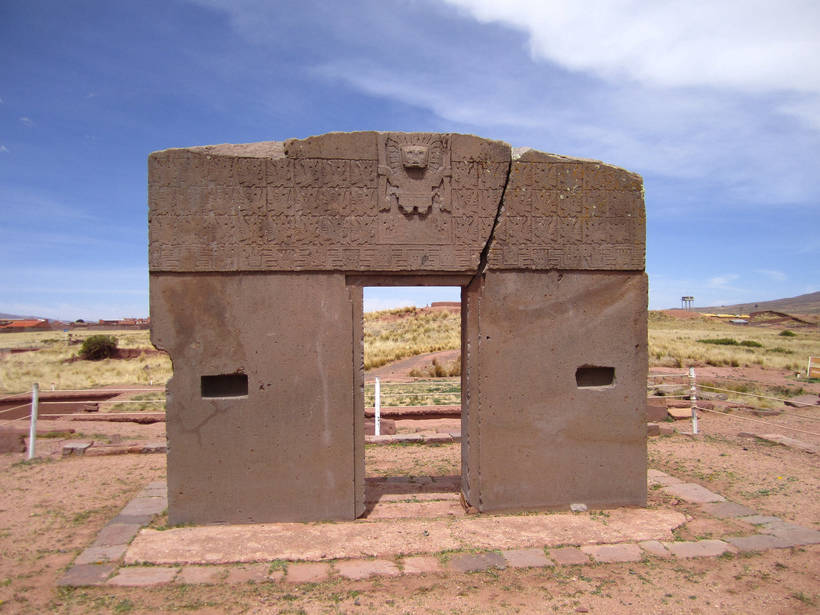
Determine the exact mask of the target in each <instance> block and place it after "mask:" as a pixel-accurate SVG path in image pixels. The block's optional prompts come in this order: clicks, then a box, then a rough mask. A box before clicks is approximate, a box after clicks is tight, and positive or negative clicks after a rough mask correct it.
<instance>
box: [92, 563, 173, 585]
mask: <svg viewBox="0 0 820 615" xmlns="http://www.w3.org/2000/svg"><path fill="white" fill-rule="evenodd" d="M178 572H179V568H172V567H168V566H131V567H124V568H120V569H119V571H118V572H117V574H116V575H114V576H113V577H111V578H110V579H109V580H108V585H120V586H123V587H146V586H150V585H167V584H168V583H172V582H173V581H174V577H176V576H177V573H178Z"/></svg>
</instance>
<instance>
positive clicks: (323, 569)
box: [285, 562, 330, 583]
mask: <svg viewBox="0 0 820 615" xmlns="http://www.w3.org/2000/svg"><path fill="white" fill-rule="evenodd" d="M328 578H330V564H328V563H326V562H315V563H314V562H299V563H295V564H288V571H287V574H286V575H285V581H287V582H288V583H321V582H322V581H327V579H328Z"/></svg>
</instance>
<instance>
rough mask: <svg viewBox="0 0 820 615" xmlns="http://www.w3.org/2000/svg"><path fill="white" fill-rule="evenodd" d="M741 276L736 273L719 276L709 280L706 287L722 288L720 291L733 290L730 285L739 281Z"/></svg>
mask: <svg viewBox="0 0 820 615" xmlns="http://www.w3.org/2000/svg"><path fill="white" fill-rule="evenodd" d="M739 277H740V276H739V275H737V274H736V273H727V274H725V275H718V276H715V277H713V278H709V280H708V281H707V282H706V286H707V287H709V288H720V289H724V290H725V289H728V288H731V287H730V286H729V284H730V283H731V282H734V281H735V280H737V279H738V278H739Z"/></svg>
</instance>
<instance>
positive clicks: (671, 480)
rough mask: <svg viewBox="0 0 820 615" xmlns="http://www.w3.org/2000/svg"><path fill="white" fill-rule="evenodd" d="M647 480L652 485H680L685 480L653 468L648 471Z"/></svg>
mask: <svg viewBox="0 0 820 615" xmlns="http://www.w3.org/2000/svg"><path fill="white" fill-rule="evenodd" d="M646 480H647V482H648V483H649V484H650V485H663V486H667V485H680V484H682V483H683V481H682V480H681V479H679V478H675V477H674V476H669V474H667V473H666V472H661V471H660V470H654V469H652V468H650V469H648V470H647V471H646Z"/></svg>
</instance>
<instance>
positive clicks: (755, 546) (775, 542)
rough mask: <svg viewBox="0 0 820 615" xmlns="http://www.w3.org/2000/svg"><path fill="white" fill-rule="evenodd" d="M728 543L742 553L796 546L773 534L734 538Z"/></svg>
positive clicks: (727, 539)
mask: <svg viewBox="0 0 820 615" xmlns="http://www.w3.org/2000/svg"><path fill="white" fill-rule="evenodd" d="M726 542H728V543H730V544H731V545H732V546H734V547H735V548H737V549H738V550H739V551H742V552H750V551H766V550H768V549H785V548H787V547H792V546H794V545H793V544H792V543H791V541H789V540H787V539H785V538H782V537H780V536H772V535H771V534H754V535H752V536H732V537H730V538H726Z"/></svg>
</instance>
